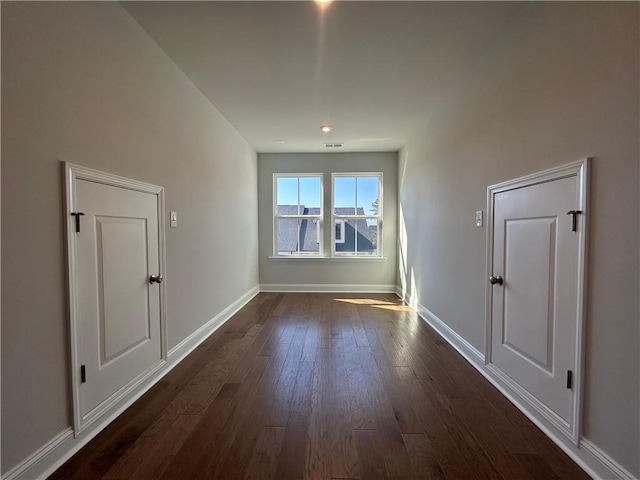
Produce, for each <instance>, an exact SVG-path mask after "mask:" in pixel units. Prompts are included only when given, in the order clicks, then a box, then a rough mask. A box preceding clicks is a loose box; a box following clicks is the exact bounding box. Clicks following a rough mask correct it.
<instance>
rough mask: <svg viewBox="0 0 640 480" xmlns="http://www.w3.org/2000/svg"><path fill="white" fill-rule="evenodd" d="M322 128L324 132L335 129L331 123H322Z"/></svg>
mask: <svg viewBox="0 0 640 480" xmlns="http://www.w3.org/2000/svg"><path fill="white" fill-rule="evenodd" d="M320 130H322V133H329V132H330V131H331V130H333V127H332V126H331V125H322V126H320Z"/></svg>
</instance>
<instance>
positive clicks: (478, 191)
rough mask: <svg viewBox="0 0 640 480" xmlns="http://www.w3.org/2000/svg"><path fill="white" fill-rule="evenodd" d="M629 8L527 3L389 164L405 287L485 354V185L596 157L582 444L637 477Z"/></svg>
mask: <svg viewBox="0 0 640 480" xmlns="http://www.w3.org/2000/svg"><path fill="white" fill-rule="evenodd" d="M639 8H640V7H639V5H638V4H637V3H609V2H602V3H589V2H575V3H555V2H549V3H537V2H531V3H530V4H526V5H523V8H522V9H521V10H520V14H519V16H518V17H514V18H513V19H512V23H511V24H510V25H509V26H508V29H507V35H506V36H504V37H502V36H501V37H500V38H497V39H496V41H495V43H493V44H490V45H487V46H486V49H485V51H484V55H482V56H480V57H478V58H477V60H476V61H475V62H474V63H472V64H470V65H468V76H466V77H465V78H461V79H459V82H458V83H455V84H452V85H451V86H450V89H449V90H448V91H443V92H442V95H441V97H440V99H439V101H436V102H435V103H434V105H433V108H432V110H430V111H429V112H428V126H426V127H425V128H424V130H422V131H420V132H417V133H416V135H414V138H413V139H412V141H410V142H409V143H408V144H407V145H406V147H405V148H404V149H403V150H402V151H401V152H400V162H399V182H400V212H401V213H400V215H401V219H400V222H401V227H400V228H401V231H400V232H399V233H400V236H401V238H403V241H402V245H401V246H400V250H401V251H402V252H403V254H402V255H401V258H400V259H399V261H400V280H401V284H402V285H403V286H404V288H406V290H407V291H408V292H409V293H411V292H415V294H416V296H417V297H418V301H419V302H420V303H421V304H422V305H424V306H425V307H426V308H428V309H429V310H431V311H432V312H433V313H434V314H435V315H436V316H438V317H439V318H440V319H441V320H443V321H444V322H445V323H447V325H448V326H449V327H451V328H452V329H453V330H454V331H455V332H457V333H458V334H459V335H461V336H462V337H463V338H464V339H465V340H467V341H468V342H469V343H471V344H472V345H473V346H474V347H475V348H477V349H478V350H480V351H484V332H485V318H484V305H485V282H486V278H485V273H486V272H485V245H486V230H485V229H476V228H475V227H474V212H475V211H476V210H480V209H482V210H486V187H487V186H488V185H491V184H494V183H498V182H501V181H504V180H508V179H511V178H515V177H519V176H522V175H525V174H528V173H533V172H536V171H540V170H544V169H546V168H550V167H553V166H556V165H560V164H563V163H568V162H571V161H575V160H579V159H581V158H584V157H587V156H592V157H594V158H595V160H594V162H593V164H592V166H593V169H592V185H591V187H592V188H591V200H592V206H591V211H590V212H587V214H588V215H589V216H590V221H591V229H590V232H589V233H590V241H591V245H590V256H589V285H588V310H587V317H588V318H587V332H586V335H587V345H586V352H587V356H586V391H585V394H586V395H585V421H584V427H585V430H584V435H585V437H586V439H588V440H589V441H591V442H592V443H593V444H595V445H596V446H597V447H598V448H600V449H601V450H603V451H604V452H605V454H607V455H609V456H610V457H611V458H612V459H613V460H614V461H615V462H617V463H619V464H620V465H621V466H622V467H624V468H625V469H627V470H628V471H629V472H631V473H632V474H633V475H634V476H636V477H638V476H640V465H639V457H640V455H639V452H640V441H639V435H640V422H639V410H640V408H639V405H640V399H639V391H640V386H639V381H640V370H639V363H640V357H639V349H638V340H639V336H640V335H639V323H640V322H639V318H640V312H639V304H638V292H639V289H640V285H639V266H640V264H639V246H640V238H639V224H638V218H639V210H638V209H639V204H640V201H639V200H640V199H639V196H638V192H639V191H640V185H639V168H638V167H639V157H640V148H639V132H640V130H639V128H640V122H639V101H640V97H639V91H640V85H639V78H640V71H639V41H638V39H639V28H638V19H639V13H640V12H639ZM402 225H404V226H402ZM436 278H437V281H434V279H436Z"/></svg>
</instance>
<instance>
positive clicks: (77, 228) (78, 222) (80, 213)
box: [70, 212, 84, 233]
mask: <svg viewBox="0 0 640 480" xmlns="http://www.w3.org/2000/svg"><path fill="white" fill-rule="evenodd" d="M70 215H71V216H72V217H76V233H80V217H81V216H82V215H84V213H82V212H73V213H71V214H70Z"/></svg>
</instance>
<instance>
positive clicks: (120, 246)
mask: <svg viewBox="0 0 640 480" xmlns="http://www.w3.org/2000/svg"><path fill="white" fill-rule="evenodd" d="M96 227H97V235H96V241H97V245H96V256H97V264H98V282H99V284H98V292H99V298H98V301H99V307H98V308H99V310H98V311H99V323H100V338H101V342H100V348H101V355H100V357H101V358H100V361H101V363H100V365H101V366H103V365H104V364H106V363H108V362H110V361H112V360H115V359H116V358H117V357H119V356H121V355H124V354H126V352H128V351H129V350H130V349H132V348H135V347H136V346H137V345H139V344H140V343H141V342H144V341H148V340H149V339H150V330H151V327H150V324H151V318H150V316H149V314H150V312H149V295H148V286H147V284H148V282H147V272H148V271H149V266H148V264H147V263H148V262H147V258H148V254H147V221H146V219H144V218H126V217H103V216H96Z"/></svg>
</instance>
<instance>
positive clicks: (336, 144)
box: [324, 143, 342, 148]
mask: <svg viewBox="0 0 640 480" xmlns="http://www.w3.org/2000/svg"><path fill="white" fill-rule="evenodd" d="M341 147H342V143H325V144H324V148H341Z"/></svg>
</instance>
